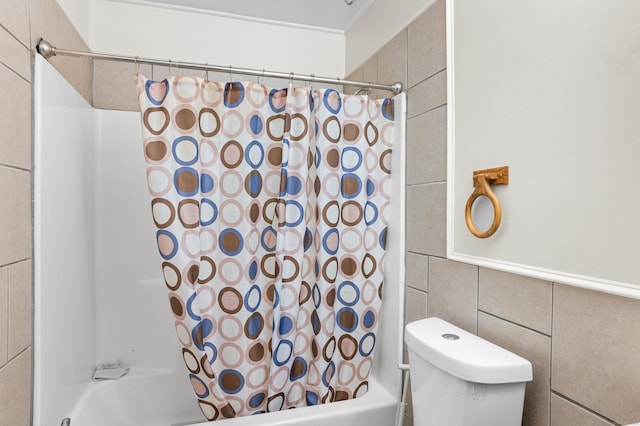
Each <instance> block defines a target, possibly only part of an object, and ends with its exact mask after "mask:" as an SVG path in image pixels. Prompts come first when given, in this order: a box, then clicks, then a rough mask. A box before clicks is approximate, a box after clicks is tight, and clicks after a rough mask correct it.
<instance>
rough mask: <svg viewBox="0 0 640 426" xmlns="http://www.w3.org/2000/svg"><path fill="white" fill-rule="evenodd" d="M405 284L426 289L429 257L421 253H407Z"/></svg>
mask: <svg viewBox="0 0 640 426" xmlns="http://www.w3.org/2000/svg"><path fill="white" fill-rule="evenodd" d="M406 262H407V286H409V287H413V288H415V289H416V290H420V291H424V292H426V291H427V280H428V279H429V257H428V256H425V255H423V254H416V253H407V257H406Z"/></svg>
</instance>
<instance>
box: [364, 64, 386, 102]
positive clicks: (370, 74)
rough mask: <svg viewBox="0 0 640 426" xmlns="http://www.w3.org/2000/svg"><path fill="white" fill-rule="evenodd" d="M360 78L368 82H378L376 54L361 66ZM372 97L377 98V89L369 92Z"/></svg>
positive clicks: (378, 95)
mask: <svg viewBox="0 0 640 426" xmlns="http://www.w3.org/2000/svg"><path fill="white" fill-rule="evenodd" d="M362 80H363V81H368V82H370V83H373V82H375V83H379V82H380V80H378V55H377V54H375V55H373V56H372V57H371V58H369V60H367V62H365V63H364V65H363V66H362ZM369 94H370V96H371V97H372V98H379V97H380V94H379V93H378V91H377V90H371V92H370V93H369ZM382 96H386V94H382Z"/></svg>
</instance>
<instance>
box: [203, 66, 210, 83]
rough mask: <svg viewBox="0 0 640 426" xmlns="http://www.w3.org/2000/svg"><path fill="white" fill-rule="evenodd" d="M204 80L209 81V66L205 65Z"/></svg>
mask: <svg viewBox="0 0 640 426" xmlns="http://www.w3.org/2000/svg"><path fill="white" fill-rule="evenodd" d="M204 79H205V80H207V81H209V64H208V63H206V62H205V63H204Z"/></svg>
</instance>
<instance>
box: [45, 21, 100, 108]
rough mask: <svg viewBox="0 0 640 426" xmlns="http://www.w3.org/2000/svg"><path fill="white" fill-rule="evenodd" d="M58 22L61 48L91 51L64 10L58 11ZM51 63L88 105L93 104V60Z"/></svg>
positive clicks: (76, 59) (61, 59)
mask: <svg viewBox="0 0 640 426" xmlns="http://www.w3.org/2000/svg"><path fill="white" fill-rule="evenodd" d="M58 22H59V33H58V40H59V41H58V42H57V43H58V44H59V46H60V47H61V48H64V49H69V50H77V51H82V52H87V51H89V50H90V49H89V47H88V46H87V44H86V43H85V42H84V40H83V39H82V37H81V36H80V34H79V33H78V31H77V30H76V29H75V27H74V26H73V24H72V23H71V21H70V20H69V18H67V15H65V14H64V12H62V10H58ZM50 62H51V63H52V64H53V65H54V66H55V67H56V69H57V70H58V71H59V72H60V74H62V75H63V76H64V78H65V79H66V80H67V81H68V82H69V83H71V85H72V86H73V87H74V88H75V89H76V90H77V91H78V93H80V95H82V97H83V98H85V100H86V101H87V102H88V103H90V104H91V103H92V102H93V84H92V82H93V75H92V74H93V60H91V59H83V58H71V57H68V56H65V57H57V58H51V59H50Z"/></svg>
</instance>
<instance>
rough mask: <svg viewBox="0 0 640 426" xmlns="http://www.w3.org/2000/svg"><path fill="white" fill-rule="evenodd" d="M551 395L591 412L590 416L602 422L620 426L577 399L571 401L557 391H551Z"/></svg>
mask: <svg viewBox="0 0 640 426" xmlns="http://www.w3.org/2000/svg"><path fill="white" fill-rule="evenodd" d="M551 394H555V395H556V396H558V397H560V398H562V399H564V400H566V401H568V402H570V403H571V404H574V405H576V406H577V407H580V408H582V409H583V410H585V411H587V412H589V413H590V414H592V415H594V416H596V417H598V418H599V419H600V420H603V421H606V422H608V423H611V424H613V425H616V426H620V423H616V422H615V421H613V420H611V419H610V418H608V417H605V416H603V415H602V414H600V413H598V412H596V411H593V410H592V409H591V408H589V407H587V406H585V405H583V404H581V403H579V402H578V401H576V400H575V399H571V398H569V397H568V396H566V395H564V394H562V393H560V392H557V391H555V390H553V389H551ZM549 412H551V410H549Z"/></svg>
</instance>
